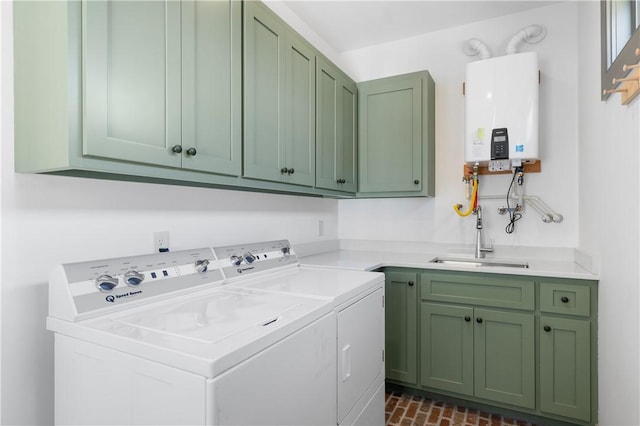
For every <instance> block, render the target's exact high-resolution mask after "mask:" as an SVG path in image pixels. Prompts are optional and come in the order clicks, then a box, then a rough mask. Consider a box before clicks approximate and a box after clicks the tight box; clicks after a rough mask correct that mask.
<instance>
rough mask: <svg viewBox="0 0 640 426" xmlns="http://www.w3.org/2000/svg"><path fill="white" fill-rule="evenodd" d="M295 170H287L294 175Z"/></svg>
mask: <svg viewBox="0 0 640 426" xmlns="http://www.w3.org/2000/svg"><path fill="white" fill-rule="evenodd" d="M294 172H295V170H293V169H289V170H287V173H288V174H290V175H292V174H293V173H294Z"/></svg>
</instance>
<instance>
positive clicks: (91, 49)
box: [82, 1, 181, 167]
mask: <svg viewBox="0 0 640 426" xmlns="http://www.w3.org/2000/svg"><path fill="white" fill-rule="evenodd" d="M83 23H84V27H83V29H84V31H83V51H82V55H83V58H84V71H83V77H84V99H83V104H84V144H83V153H84V155H90V156H98V157H106V158H112V159H118V160H125V161H134V162H144V163H149V164H158V165H164V166H175V167H179V166H180V165H181V155H179V154H175V153H173V152H172V151H171V147H173V146H174V145H180V143H181V142H180V140H181V134H180V132H181V130H180V127H181V123H180V122H181V111H180V105H181V102H180V96H181V95H180V83H181V81H180V68H181V46H180V36H181V34H180V3H179V2H175V1H139V2H129V1H86V2H83Z"/></svg>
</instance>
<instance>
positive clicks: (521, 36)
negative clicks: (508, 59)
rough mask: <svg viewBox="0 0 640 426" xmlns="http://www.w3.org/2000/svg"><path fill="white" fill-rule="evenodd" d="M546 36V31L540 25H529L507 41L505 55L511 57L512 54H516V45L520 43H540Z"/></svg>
mask: <svg viewBox="0 0 640 426" xmlns="http://www.w3.org/2000/svg"><path fill="white" fill-rule="evenodd" d="M546 34H547V30H546V29H545V28H544V27H543V26H542V25H529V26H528V27H524V28H523V29H521V30H520V31H518V32H517V33H515V34H514V35H513V37H511V40H509V44H507V51H506V53H507V55H513V54H514V53H518V45H519V44H520V43H521V42H523V41H524V42H527V43H532V44H533V43H538V42H539V41H541V40H542V39H543V38H544V37H545V35H546Z"/></svg>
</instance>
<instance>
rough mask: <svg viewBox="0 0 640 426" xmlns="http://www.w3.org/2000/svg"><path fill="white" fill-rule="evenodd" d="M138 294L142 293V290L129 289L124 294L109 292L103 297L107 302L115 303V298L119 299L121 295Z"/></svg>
mask: <svg viewBox="0 0 640 426" xmlns="http://www.w3.org/2000/svg"><path fill="white" fill-rule="evenodd" d="M139 294H142V290H137V291H130V292H128V293H124V294H110V295H108V296H107V297H105V298H104V300H106V301H107V302H109V303H115V301H116V300H118V299H121V298H123V297H130V296H137V295H139Z"/></svg>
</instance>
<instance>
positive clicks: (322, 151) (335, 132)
mask: <svg viewBox="0 0 640 426" xmlns="http://www.w3.org/2000/svg"><path fill="white" fill-rule="evenodd" d="M316 105H317V107H316V186H317V187H319V188H327V189H334V190H338V191H346V192H355V191H356V178H357V177H356V159H357V157H356V127H357V126H356V119H357V88H356V85H355V83H354V82H353V81H352V80H351V79H349V78H348V77H347V76H345V75H344V74H343V73H342V72H340V70H338V68H337V67H335V66H334V65H333V64H331V63H330V62H329V61H327V60H325V59H324V58H322V57H320V56H318V57H317V58H316Z"/></svg>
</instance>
